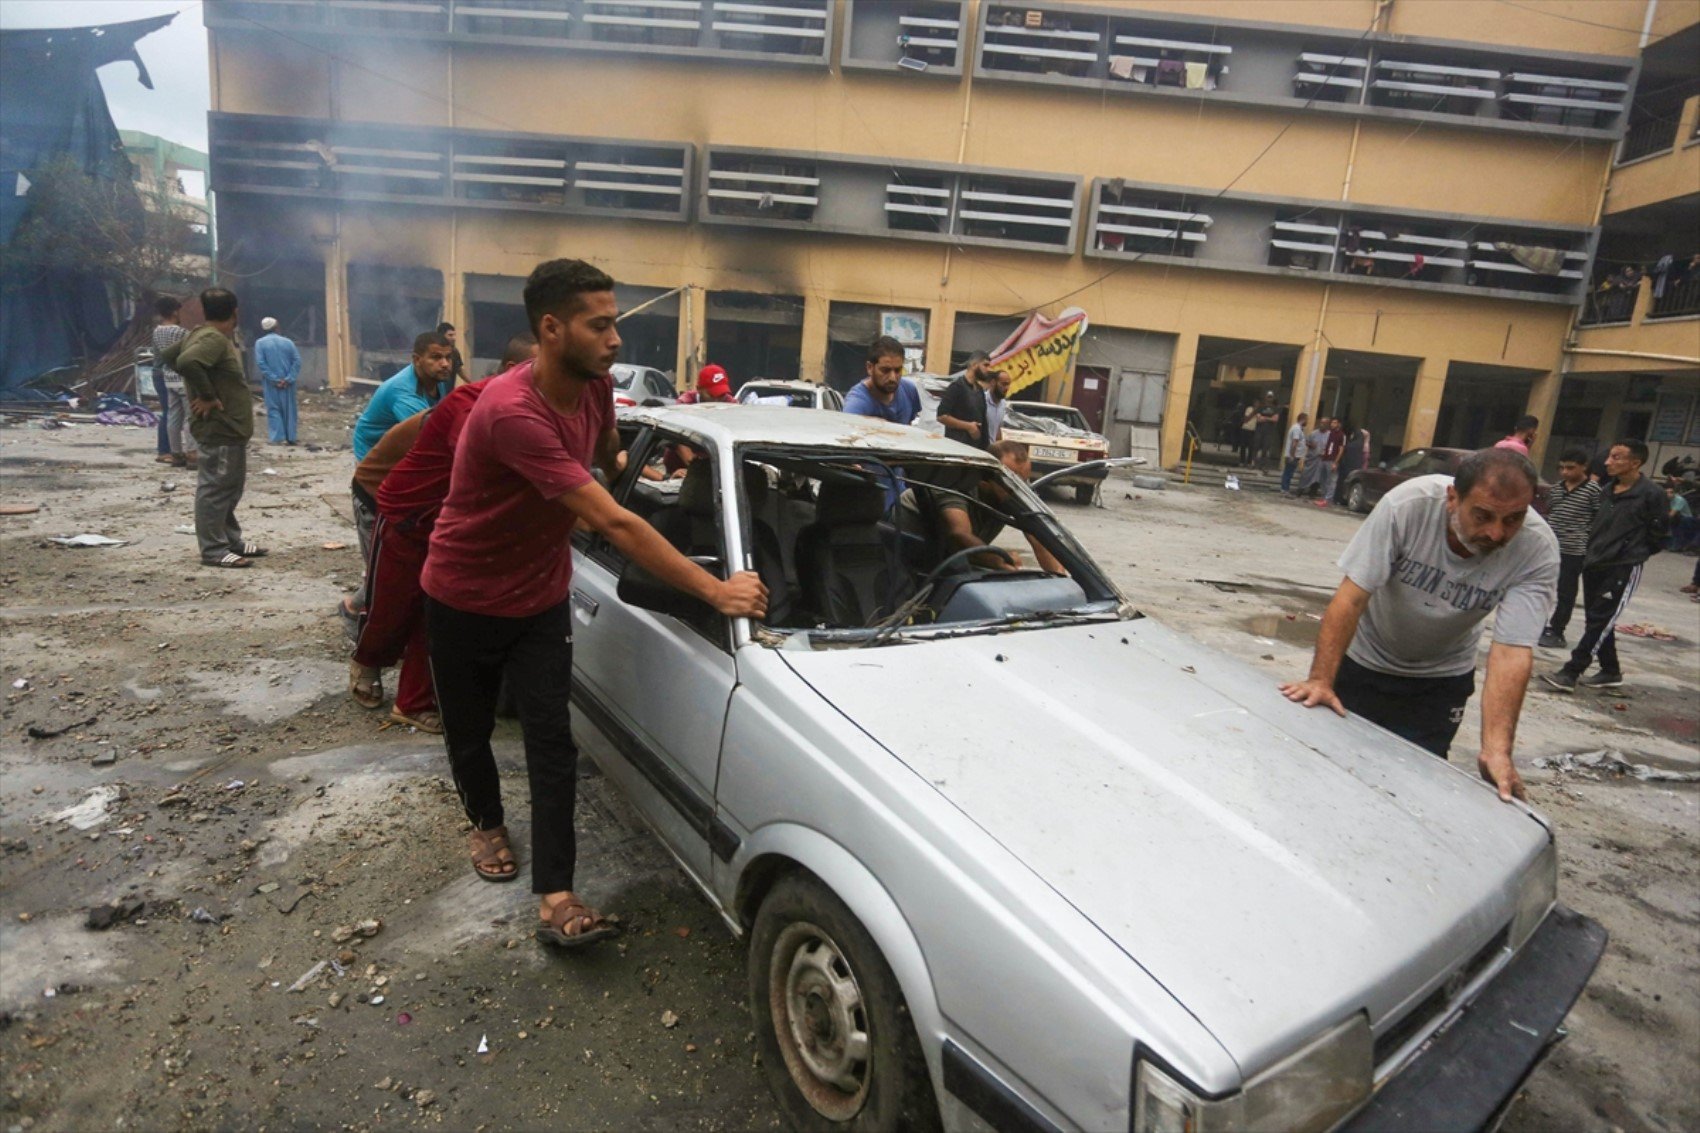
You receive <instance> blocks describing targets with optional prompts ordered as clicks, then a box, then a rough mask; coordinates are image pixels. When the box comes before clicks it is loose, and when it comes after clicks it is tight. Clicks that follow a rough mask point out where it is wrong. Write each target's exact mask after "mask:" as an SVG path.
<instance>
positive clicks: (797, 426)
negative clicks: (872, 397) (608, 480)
mask: <svg viewBox="0 0 1700 1133" xmlns="http://www.w3.org/2000/svg"><path fill="white" fill-rule="evenodd" d="M620 419H621V420H622V421H640V422H643V423H645V424H650V425H660V426H663V427H666V428H676V429H684V430H687V431H690V432H694V433H697V434H699V435H700V436H701V437H702V438H703V439H704V440H707V441H711V442H714V443H716V444H719V445H744V444H775V445H782V446H786V447H792V448H843V449H868V450H873V451H880V452H899V453H906V454H909V455H913V456H917V457H929V456H930V457H948V458H951V459H954V460H966V461H970V462H972V463H975V464H987V465H990V464H996V463H997V461H996V458H994V457H993V456H992V455H991V454H989V453H985V452H982V451H980V450H979V449H977V448H973V447H971V446H969V445H965V444H961V443H960V442H957V441H951V440H946V439H945V438H943V437H939V436H934V435H933V434H931V433H927V432H923V431H922V430H920V429H915V428H911V427H910V426H908V425H893V424H892V423H891V422H889V421H882V420H880V419H879V418H878V417H861V416H858V415H856V414H854V413H834V412H826V413H798V412H797V411H796V410H795V409H792V408H790V407H789V406H784V405H738V404H735V403H730V402H719V403H713V402H711V403H708V404H698V405H678V406H673V405H669V406H664V407H663V406H654V407H649V408H638V409H634V410H629V411H627V412H625V413H622V414H621V415H620Z"/></svg>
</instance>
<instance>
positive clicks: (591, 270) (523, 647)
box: [420, 260, 767, 947]
mask: <svg viewBox="0 0 1700 1133" xmlns="http://www.w3.org/2000/svg"><path fill="white" fill-rule="evenodd" d="M525 313H526V318H527V319H529V320H530V322H531V329H532V333H533V334H535V335H536V336H537V344H538V352H537V357H536V359H535V360H534V361H531V362H526V363H522V364H521V365H519V366H516V367H514V368H513V369H511V370H509V371H507V372H506V373H504V374H500V375H498V376H496V377H494V378H491V379H490V380H489V381H488V382H487V383H486V385H485V388H484V392H483V394H482V396H480V397H479V399H478V402H477V404H476V405H474V406H473V407H472V410H471V412H469V413H468V414H467V417H466V423H465V425H464V426H463V427H462V431H461V437H460V444H459V447H458V449H457V450H456V453H455V461H454V471H453V473H452V475H451V476H450V480H449V493H448V498H447V499H446V500H445V501H444V503H443V509H442V512H441V514H440V516H439V517H438V519H437V525H436V527H435V529H434V530H433V531H432V533H431V544H430V551H429V553H428V556H427V558H426V562H425V568H424V571H423V572H422V575H421V578H420V583H421V586H422V588H423V589H424V591H425V593H426V595H427V599H428V600H427V603H426V626H427V631H428V635H429V638H430V650H431V672H432V676H433V678H434V679H435V683H436V688H437V708H438V711H439V712H440V713H441V716H442V723H443V739H444V743H445V745H446V746H447V748H448V754H449V767H450V770H451V771H452V773H453V775H454V780H455V789H456V790H457V791H458V792H459V794H460V799H461V804H462V806H463V807H464V808H465V811H466V816H467V818H469V819H470V820H471V821H472V826H473V847H472V853H473V863H474V869H475V871H476V872H477V873H478V876H479V877H480V878H482V879H483V880H486V881H507V880H511V879H512V878H513V877H515V876H517V871H515V870H512V869H510V868H507V863H510V862H512V861H513V855H512V851H511V850H510V848H509V846H508V839H507V829H506V827H505V826H504V825H503V820H502V794H501V782H500V780H499V779H498V778H497V776H496V774H495V763H494V761H493V760H492V759H491V757H490V733H491V730H492V729H493V728H494V726H495V718H496V698H497V694H498V691H499V689H500V686H501V683H502V678H503V677H504V676H505V677H506V678H507V682H508V686H509V688H510V689H511V690H512V691H513V694H514V702H515V705H516V707H517V708H518V709H519V718H520V729H521V732H522V734H523V736H524V740H525V762H526V771H527V775H528V777H529V779H530V782H531V877H532V886H531V888H532V891H533V892H534V893H537V894H538V895H539V896H540V898H541V905H540V908H539V912H538V916H539V918H540V920H541V922H542V923H541V924H540V925H539V927H538V938H539V939H540V940H543V941H546V942H549V943H553V944H557V945H561V946H566V947H574V946H577V945H581V944H587V943H589V942H591V941H594V940H597V939H600V938H602V937H605V936H608V935H610V934H611V933H612V932H613V931H614V929H613V927H612V926H611V925H610V924H609V923H608V922H607V921H606V920H605V919H604V918H603V917H602V916H601V914H599V913H597V912H596V911H595V910H593V909H591V908H589V907H588V906H586V905H585V904H584V902H583V901H581V900H580V899H579V898H578V897H577V896H576V895H575V894H574V893H573V870H574V866H575V864H576V857H577V845H576V842H575V839H574V835H573V808H574V803H575V793H576V788H577V763H578V749H577V748H575V747H574V746H573V740H572V733H571V730H570V719H569V715H570V713H569V705H570V698H569V686H570V683H571V681H572V670H573V622H572V616H571V613H570V610H569V608H568V607H569V602H570V599H569V593H570V591H571V589H572V552H571V545H570V539H571V535H572V530H573V525H574V524H575V523H583V524H585V525H586V526H587V527H590V528H592V529H593V530H596V531H599V532H601V533H602V534H603V535H604V536H605V537H606V538H607V539H608V541H609V542H610V543H612V544H613V545H614V546H615V547H616V548H617V549H618V550H619V551H620V552H621V553H622V554H624V555H625V556H626V557H627V558H628V559H630V560H631V561H632V562H634V563H637V564H640V565H641V566H643V567H644V568H645V569H646V570H648V571H650V572H651V573H652V574H654V575H655V576H656V577H657V578H658V579H660V580H661V581H662V582H665V583H667V584H669V585H672V586H674V587H677V588H678V589H680V590H682V591H684V592H685V593H687V594H690V595H693V596H695V597H697V598H700V599H702V600H703V601H705V602H707V603H709V604H710V605H712V606H713V607H714V608H715V609H717V610H719V611H720V612H721V613H722V614H725V615H727V616H728V617H746V616H760V615H762V614H763V613H764V612H765V611H766V608H767V590H766V588H765V587H764V586H762V584H761V582H760V581H759V580H758V579H757V577H756V575H755V574H753V573H750V572H743V573H740V574H735V575H733V576H732V577H731V578H729V579H725V580H722V579H719V578H716V577H715V576H714V575H712V574H710V573H708V572H707V571H706V570H704V569H703V568H702V567H700V566H698V565H696V564H695V563H693V562H691V561H690V560H689V559H687V558H685V557H684V556H683V555H681V554H680V553H679V552H678V551H676V550H674V549H673V547H672V545H671V544H669V543H668V542H667V541H666V540H665V539H663V538H662V537H661V535H660V533H659V532H657V531H656V530H655V528H653V527H651V526H650V525H649V524H648V523H646V522H644V521H643V520H642V519H640V518H639V517H637V516H636V515H633V514H632V513H631V512H629V511H627V510H626V509H625V508H623V507H621V506H620V505H619V504H617V503H615V502H614V498H613V497H612V496H610V495H609V494H608V491H607V489H605V488H603V487H602V485H600V484H598V483H597V482H596V480H595V479H594V477H593V476H592V475H591V465H592V463H595V464H597V465H600V466H601V468H602V470H603V471H604V473H606V474H607V475H608V476H609V477H610V480H612V479H613V477H615V476H616V475H617V474H618V472H619V470H620V467H621V464H622V463H623V462H622V461H621V459H620V456H621V454H620V434H619V432H618V430H617V429H616V428H615V426H614V397H613V379H612V378H611V377H610V376H609V367H610V366H612V365H613V364H614V360H615V359H616V358H617V357H618V356H619V348H620V335H619V332H618V331H617V330H615V328H614V320H615V316H616V315H617V314H618V307H617V306H616V304H615V301H614V281H613V280H612V279H610V278H609V277H608V276H607V275H606V274H604V273H603V272H602V271H601V270H599V269H597V268H595V267H592V266H591V265H589V264H587V263H583V262H581V261H578V260H552V261H550V262H548V263H545V264H541V265H539V266H538V268H537V269H536V270H535V271H533V272H532V273H531V277H530V279H528V280H527V281H526V284H525Z"/></svg>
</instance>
